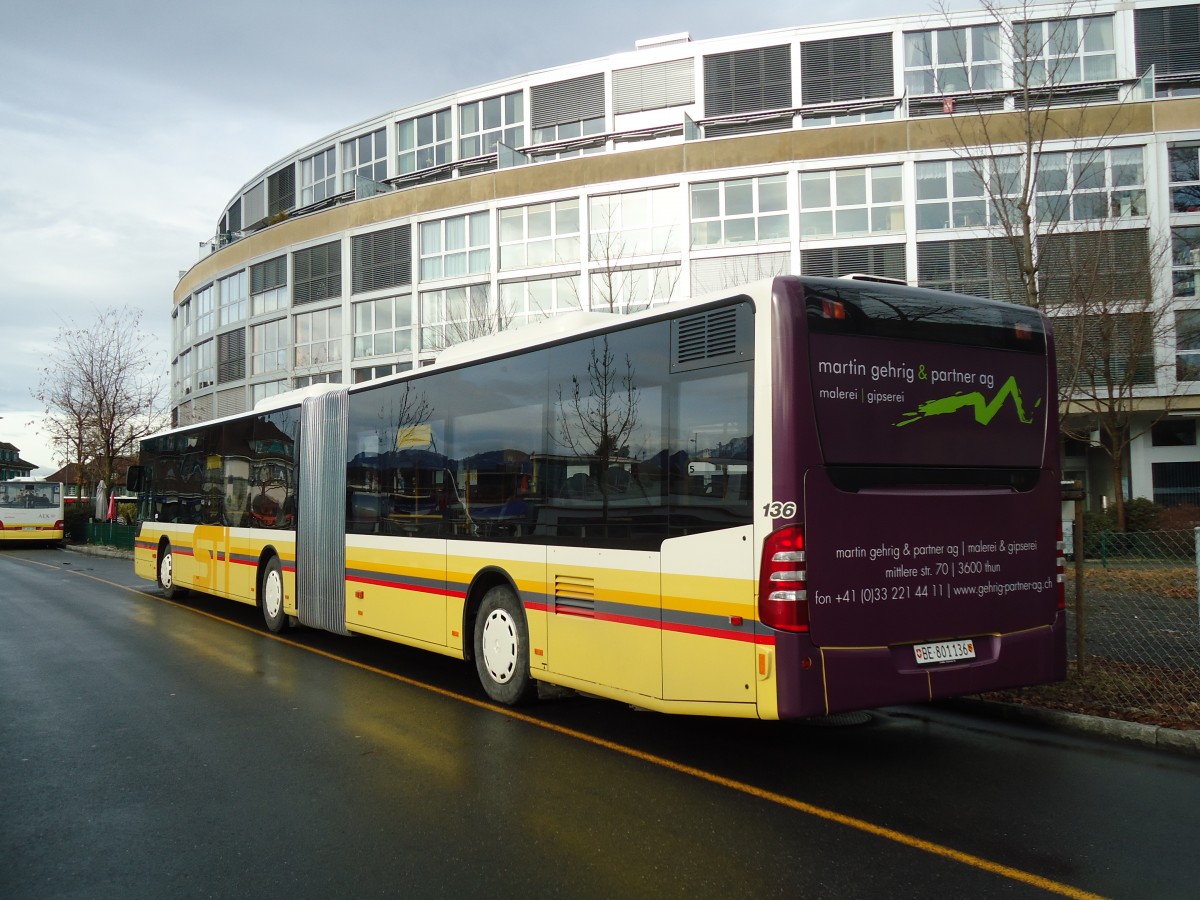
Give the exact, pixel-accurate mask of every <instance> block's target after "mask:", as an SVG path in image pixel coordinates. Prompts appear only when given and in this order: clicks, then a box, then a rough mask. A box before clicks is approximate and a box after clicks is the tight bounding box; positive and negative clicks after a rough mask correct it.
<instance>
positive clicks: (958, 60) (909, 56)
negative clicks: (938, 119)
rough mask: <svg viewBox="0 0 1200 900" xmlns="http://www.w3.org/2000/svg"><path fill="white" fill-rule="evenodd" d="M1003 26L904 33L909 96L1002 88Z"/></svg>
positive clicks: (988, 25) (970, 26)
mask: <svg viewBox="0 0 1200 900" xmlns="http://www.w3.org/2000/svg"><path fill="white" fill-rule="evenodd" d="M1002 56H1003V54H1002V52H1001V45H1000V25H999V24H997V23H995V22H989V23H987V24H983V25H969V26H965V27H962V28H936V29H930V30H928V31H908V32H905V34H904V85H905V88H906V89H907V91H908V95H909V96H910V97H920V96H929V95H937V94H952V93H961V92H965V91H994V90H999V89H1000V88H1001V87H1002V86H1003V77H1002V74H1001V62H1002Z"/></svg>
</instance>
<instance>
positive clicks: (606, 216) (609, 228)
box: [588, 192, 682, 313]
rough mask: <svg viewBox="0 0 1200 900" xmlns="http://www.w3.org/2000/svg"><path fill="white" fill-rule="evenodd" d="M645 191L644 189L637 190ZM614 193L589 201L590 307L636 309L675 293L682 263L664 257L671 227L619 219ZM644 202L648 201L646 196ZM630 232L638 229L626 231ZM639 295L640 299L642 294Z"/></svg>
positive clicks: (672, 240) (672, 232)
mask: <svg viewBox="0 0 1200 900" xmlns="http://www.w3.org/2000/svg"><path fill="white" fill-rule="evenodd" d="M642 193H648V192H642ZM621 196H622V195H617V197H612V196H607V197H597V198H594V199H593V201H592V203H591V205H590V210H589V212H590V214H589V220H590V221H589V226H588V231H589V233H590V234H589V239H588V258H589V259H590V260H591V262H592V274H591V284H590V289H591V290H590V293H591V308H592V309H593V310H597V311H604V312H612V313H618V312H637V311H638V310H640V309H645V308H647V307H649V306H650V305H651V304H652V303H653V302H654V300H655V299H656V298H659V297H666V298H667V300H668V301H670V300H671V299H673V298H674V296H675V288H676V286H677V285H678V283H679V276H680V273H681V271H682V270H681V267H680V265H679V264H678V263H677V262H674V261H668V260H667V254H668V252H669V251H670V249H671V248H672V245H673V244H674V243H675V228H674V226H666V227H665V228H663V227H658V228H654V227H651V228H640V229H629V228H625V227H624V223H623V222H622V221H621V207H620V205H619V204H620V203H622V202H629V201H628V200H621V199H618V198H620V197H621ZM645 202H646V204H647V205H650V204H652V202H653V201H652V200H646V201H645ZM634 231H639V232H643V234H641V235H639V236H631V235H632V233H633V232H634ZM647 256H650V257H655V259H654V261H653V262H652V263H650V264H648V265H647V264H646V263H644V262H642V263H631V262H630V260H631V259H633V258H636V257H643V258H644V257H647ZM642 296H644V298H645V299H644V300H642V299H641V297H642Z"/></svg>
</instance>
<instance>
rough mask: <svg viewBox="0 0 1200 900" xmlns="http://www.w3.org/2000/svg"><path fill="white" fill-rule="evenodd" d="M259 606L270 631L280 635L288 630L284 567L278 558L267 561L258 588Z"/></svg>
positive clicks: (274, 557)
mask: <svg viewBox="0 0 1200 900" xmlns="http://www.w3.org/2000/svg"><path fill="white" fill-rule="evenodd" d="M258 605H259V608H261V609H262V614H263V621H264V622H265V623H266V625H267V630H268V631H270V632H271V633H272V634H279V632H281V631H283V630H284V629H285V628H287V626H288V617H287V616H286V615H285V614H284V612H283V567H282V566H281V565H279V557H278V556H272V557H271V558H270V559H269V560H267V566H266V568H265V569H264V570H263V575H262V581H261V582H260V583H259V586H258Z"/></svg>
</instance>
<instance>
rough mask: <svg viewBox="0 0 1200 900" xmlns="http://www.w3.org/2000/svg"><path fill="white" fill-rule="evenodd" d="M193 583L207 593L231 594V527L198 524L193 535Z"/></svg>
mask: <svg viewBox="0 0 1200 900" xmlns="http://www.w3.org/2000/svg"><path fill="white" fill-rule="evenodd" d="M192 542H193V544H192V553H193V569H192V584H193V585H195V587H196V588H197V589H198V590H201V591H204V592H205V593H207V594H217V595H219V596H223V597H224V596H228V595H229V529H228V528H226V527H224V526H223V525H197V526H196V531H195V533H194V534H193V535H192Z"/></svg>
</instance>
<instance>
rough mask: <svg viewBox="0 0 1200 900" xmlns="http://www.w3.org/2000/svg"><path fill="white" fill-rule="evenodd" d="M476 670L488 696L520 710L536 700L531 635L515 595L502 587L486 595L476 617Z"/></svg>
mask: <svg viewBox="0 0 1200 900" xmlns="http://www.w3.org/2000/svg"><path fill="white" fill-rule="evenodd" d="M474 644H475V668H476V670H477V671H478V672H479V681H480V683H482V684H483V689H484V690H485V691H486V692H487V695H488V696H489V697H491V698H492V699H493V700H495V701H496V702H497V703H504V704H506V705H508V706H517V705H518V704H521V703H526V702H528V701H529V700H531V699H533V697H534V695H535V693H536V691H537V686H536V685H535V684H534V682H533V677H532V676H531V675H530V674H529V632H528V629H526V627H525V613H524V610H523V609H522V608H521V604H520V602H519V601H518V600H517V597H516V595H515V594H514V593H513V592H512V590H510V589H509V588H508V587H506V586H503V585H499V586H497V587H494V588H492V589H491V590H489V591H488V592H487V593H486V594H484V595H483V602H482V603H480V604H479V612H478V613H477V614H476V616H475V640H474Z"/></svg>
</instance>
